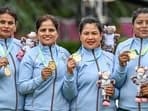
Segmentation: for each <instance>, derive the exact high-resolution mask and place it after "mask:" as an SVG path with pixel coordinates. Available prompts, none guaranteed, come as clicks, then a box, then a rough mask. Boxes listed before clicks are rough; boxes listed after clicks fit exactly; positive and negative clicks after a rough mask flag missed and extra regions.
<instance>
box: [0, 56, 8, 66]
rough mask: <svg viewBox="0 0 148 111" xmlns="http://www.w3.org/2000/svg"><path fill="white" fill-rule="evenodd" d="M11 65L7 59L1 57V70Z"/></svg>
mask: <svg viewBox="0 0 148 111" xmlns="http://www.w3.org/2000/svg"><path fill="white" fill-rule="evenodd" d="M7 64H9V62H8V59H7V58H6V57H1V58H0V68H1V67H3V66H7Z"/></svg>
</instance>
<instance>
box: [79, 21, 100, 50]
mask: <svg viewBox="0 0 148 111" xmlns="http://www.w3.org/2000/svg"><path fill="white" fill-rule="evenodd" d="M101 39H102V35H101V32H100V31H99V29H98V27H97V25H96V23H87V24H85V25H84V27H83V29H82V32H81V34H80V41H81V43H82V45H83V46H84V47H85V48H87V49H94V48H97V47H99V46H100V44H101Z"/></svg>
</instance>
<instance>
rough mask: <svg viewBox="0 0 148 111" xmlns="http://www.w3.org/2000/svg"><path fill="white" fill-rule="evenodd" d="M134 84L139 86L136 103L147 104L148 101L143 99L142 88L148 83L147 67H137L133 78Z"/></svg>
mask: <svg viewBox="0 0 148 111" xmlns="http://www.w3.org/2000/svg"><path fill="white" fill-rule="evenodd" d="M131 79H132V81H133V83H134V84H136V85H137V96H136V99H135V101H136V102H139V103H141V102H147V101H148V99H147V98H144V97H142V94H141V91H140V89H141V86H142V85H143V84H145V83H147V82H148V68H147V67H142V66H141V67H136V73H135V74H134V75H133V76H132V77H131Z"/></svg>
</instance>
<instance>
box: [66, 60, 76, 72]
mask: <svg viewBox="0 0 148 111" xmlns="http://www.w3.org/2000/svg"><path fill="white" fill-rule="evenodd" d="M75 67H76V61H75V60H74V59H73V58H72V57H69V58H68V61H67V72H68V74H73V70H74V68H75Z"/></svg>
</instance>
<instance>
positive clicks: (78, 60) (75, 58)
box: [72, 53, 81, 62]
mask: <svg viewBox="0 0 148 111" xmlns="http://www.w3.org/2000/svg"><path fill="white" fill-rule="evenodd" d="M72 58H73V59H74V60H75V61H76V62H80V61H81V56H80V55H79V54H77V53H74V54H72Z"/></svg>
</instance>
